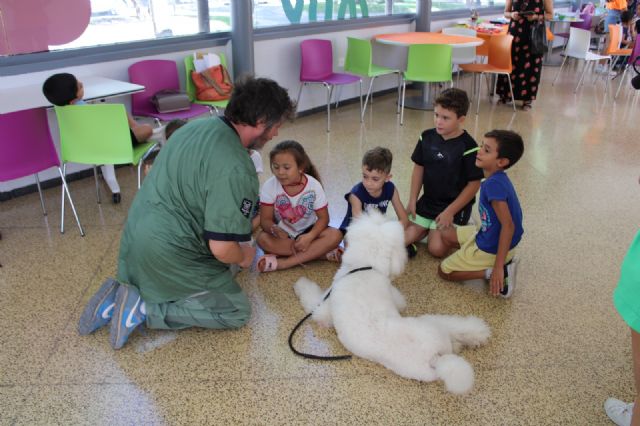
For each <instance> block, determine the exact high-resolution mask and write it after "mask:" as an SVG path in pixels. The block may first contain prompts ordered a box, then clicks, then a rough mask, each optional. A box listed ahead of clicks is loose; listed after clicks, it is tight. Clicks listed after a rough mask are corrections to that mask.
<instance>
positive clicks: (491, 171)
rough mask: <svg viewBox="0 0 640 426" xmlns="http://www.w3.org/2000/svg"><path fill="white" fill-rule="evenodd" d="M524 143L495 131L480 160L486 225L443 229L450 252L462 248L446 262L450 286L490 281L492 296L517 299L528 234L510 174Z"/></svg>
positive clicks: (443, 266)
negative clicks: (519, 250)
mask: <svg viewBox="0 0 640 426" xmlns="http://www.w3.org/2000/svg"><path fill="white" fill-rule="evenodd" d="M523 152H524V143H523V141H522V138H521V137H520V135H518V134H517V133H515V132H512V131H510V130H492V131H490V132H488V133H486V134H485V135H484V143H483V144H482V147H481V148H480V150H479V151H478V154H477V156H476V165H477V166H478V167H480V168H481V169H482V171H483V172H484V176H485V180H484V182H482V185H481V186H480V200H479V204H478V210H479V212H480V219H481V221H482V223H481V227H480V229H479V230H477V231H476V229H475V226H461V227H459V228H457V229H455V228H448V229H446V230H443V232H442V237H443V241H444V242H445V244H446V245H448V247H450V248H453V247H459V250H457V251H456V252H455V253H453V254H452V255H451V256H449V257H447V258H446V259H444V260H443V261H442V263H441V264H440V266H439V268H438V274H439V275H440V277H442V278H444V279H446V280H449V281H466V280H473V279H480V278H485V279H487V280H489V293H490V294H491V295H493V296H497V295H500V296H502V297H504V298H508V297H511V295H512V294H513V289H514V287H515V276H516V266H517V259H514V257H513V255H514V249H515V247H516V246H517V245H518V243H519V242H520V239H521V238H522V234H523V232H524V231H523V228H522V210H521V208H520V202H519V201H518V196H517V195H516V191H515V189H514V187H513V185H512V184H511V181H510V180H509V177H508V176H507V174H506V173H505V172H504V171H505V170H506V169H508V168H509V167H511V166H513V165H514V164H515V163H516V162H517V161H518V160H519V159H520V157H522V153H523Z"/></svg>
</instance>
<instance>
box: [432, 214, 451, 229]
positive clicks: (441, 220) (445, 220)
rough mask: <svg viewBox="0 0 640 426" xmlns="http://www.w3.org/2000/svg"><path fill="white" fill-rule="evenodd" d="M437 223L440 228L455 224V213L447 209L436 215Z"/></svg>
mask: <svg viewBox="0 0 640 426" xmlns="http://www.w3.org/2000/svg"><path fill="white" fill-rule="evenodd" d="M436 224H437V225H438V228H440V229H442V228H448V227H450V226H451V225H452V224H453V215H452V214H450V213H449V212H447V211H446V210H445V211H443V212H442V213H440V214H439V215H438V216H436Z"/></svg>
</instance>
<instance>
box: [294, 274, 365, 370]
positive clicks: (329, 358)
mask: <svg viewBox="0 0 640 426" xmlns="http://www.w3.org/2000/svg"><path fill="white" fill-rule="evenodd" d="M371 269H373V267H371V266H364V267H362V268H357V269H352V270H351V271H349V272H347V274H346V275H349V274H353V273H354V272H360V271H368V270H371ZM330 295H331V290H329V292H328V293H327V294H326V296H324V298H323V299H322V301H323V302H324V301H325V300H327V299H328V298H329V296H330ZM311 315H313V312H309V313H308V314H307V315H306V316H305V317H304V318H302V319H301V320H300V321H299V322H298V324H296V326H295V327H293V330H291V334H289V348H291V351H293V353H294V354H296V355H298V356H301V357H303V358H308V359H317V360H320V361H339V360H343V359H351V355H336V356H323V355H314V354H307V353H304V352H300V351H299V350H297V349H296V348H294V347H293V336H294V335H295V334H296V331H298V329H299V328H300V327H301V326H302V324H304V322H305V321H306V320H308V319H309V317H310V316H311Z"/></svg>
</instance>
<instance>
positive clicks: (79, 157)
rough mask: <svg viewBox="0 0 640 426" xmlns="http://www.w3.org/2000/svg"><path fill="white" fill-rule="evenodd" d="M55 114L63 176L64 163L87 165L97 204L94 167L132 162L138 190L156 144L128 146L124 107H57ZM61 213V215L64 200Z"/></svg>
mask: <svg viewBox="0 0 640 426" xmlns="http://www.w3.org/2000/svg"><path fill="white" fill-rule="evenodd" d="M55 112H56V117H57V118H58V128H59V130H60V152H61V160H62V174H63V175H65V176H66V167H67V163H80V164H91V165H92V166H93V174H94V178H95V181H96V195H97V198H98V203H100V186H99V184H98V174H97V170H96V165H97V164H130V163H133V164H134V165H137V166H138V188H140V182H141V175H142V163H143V160H144V159H145V158H146V157H147V156H148V155H149V153H151V151H153V150H154V149H155V148H156V146H157V145H158V144H157V143H155V142H145V143H141V144H136V146H133V145H132V143H131V134H130V130H129V122H128V120H127V112H126V111H125V109H124V105H122V104H97V105H68V106H63V107H59V106H57V107H55ZM63 195H64V194H63ZM62 212H63V216H64V197H63V198H62Z"/></svg>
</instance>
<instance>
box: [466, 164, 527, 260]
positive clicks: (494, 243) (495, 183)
mask: <svg viewBox="0 0 640 426" xmlns="http://www.w3.org/2000/svg"><path fill="white" fill-rule="evenodd" d="M492 201H506V203H507V205H508V206H509V213H511V218H512V220H513V224H514V225H515V229H514V232H513V238H512V239H511V245H510V246H509V250H511V249H512V248H514V247H515V246H517V245H518V243H519V242H520V239H521V238H522V234H523V232H524V230H523V229H522V209H521V208H520V201H518V196H517V195H516V190H515V188H514V187H513V184H512V183H511V181H510V180H509V177H508V176H507V174H506V173H505V172H504V171H498V172H495V173H494V174H492V175H491V176H490V177H489V178H487V179H486V180H485V181H484V182H482V184H481V185H480V201H479V203H478V211H479V212H480V220H481V221H482V225H481V227H480V230H479V231H478V235H477V236H476V244H477V245H478V248H479V249H480V250H482V251H484V252H487V253H491V254H496V253H497V252H498V241H499V239H500V230H501V229H502V225H501V224H500V221H499V220H498V216H497V215H496V212H495V210H494V209H493V207H492V206H491V202H492Z"/></svg>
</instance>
